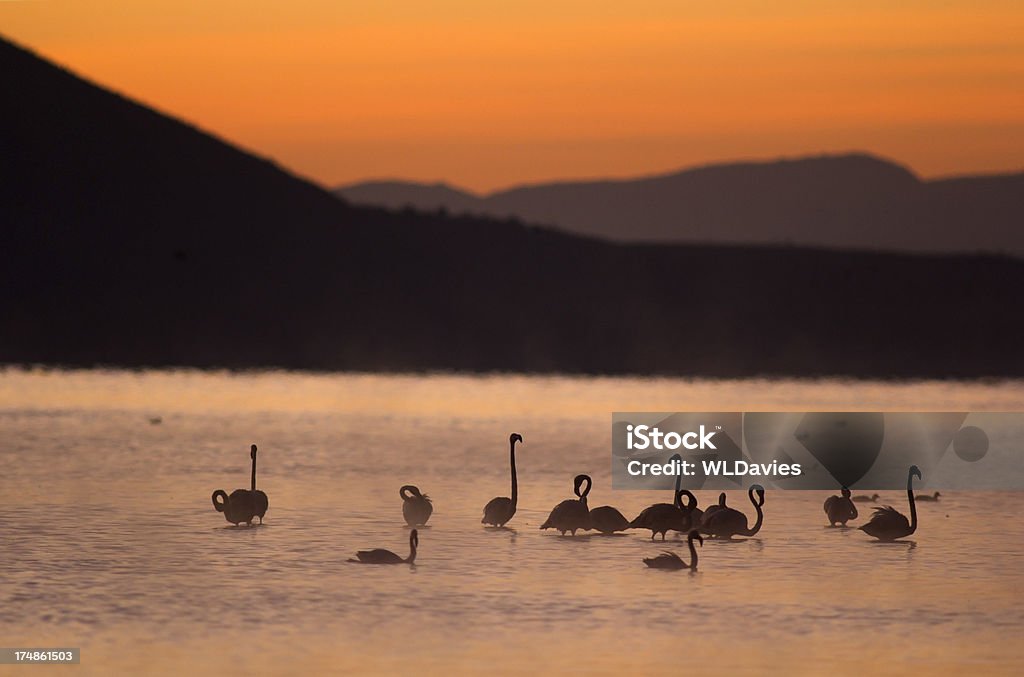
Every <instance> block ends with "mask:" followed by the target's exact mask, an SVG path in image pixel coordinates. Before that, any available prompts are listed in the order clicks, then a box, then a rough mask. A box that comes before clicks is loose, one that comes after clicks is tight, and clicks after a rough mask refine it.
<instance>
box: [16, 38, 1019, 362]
mask: <svg viewBox="0 0 1024 677" xmlns="http://www.w3.org/2000/svg"><path fill="white" fill-rule="evenodd" d="M0 86H2V87H3V90H4V91H5V92H10V93H13V95H12V96H10V97H8V102H7V105H5V106H2V107H0V157H2V158H3V162H0V289H2V291H3V293H2V294H0V318H2V322H3V324H2V331H0V362H6V363H45V364H72V365H86V366H88V365H93V364H112V365H128V366H142V365H151V366H179V365H191V366H200V367H231V368H246V367H275V366H280V367H291V368H307V369H358V370H422V369H460V370H514V371H565V372H588V373H662V374H695V375H710V376H744V375H750V374H796V375H817V374H847V375H854V376H881V377H894V376H978V375H1021V374H1024V352H1022V351H1021V350H1020V349H1019V346H1020V344H1021V336H1022V333H1024V331H1022V330H1024V320H1022V319H1021V316H1020V314H1019V313H1016V312H1014V311H1013V309H1014V308H1016V304H1017V302H1018V299H1019V298H1020V295H1021V292H1022V291H1024V263H1022V262H1020V261H1016V260H1012V259H1006V258H998V257H914V256H895V255H876V254H865V253H841V252H823V251H816V250H808V249H796V248H751V247H731V248H729V247H697V246H669V247H654V246H619V245H612V244H609V243H605V242H601V241H597V240H592V239H585V238H579V237H574V236H570V235H566V234H564V233H560V232H557V231H552V230H547V229H543V228H533V227H527V226H522V225H520V224H518V223H515V222H510V221H495V220H484V219H474V218H449V217H445V216H443V215H441V214H438V213H433V214H418V213H411V212H410V213H390V212H387V211H384V210H380V209H364V208H356V207H352V206H349V205H347V204H344V203H343V202H341V201H339V200H337V199H335V198H334V197H333V196H332V195H331V194H330V193H328V192H326V191H324V190H322V189H320V188H319V187H317V186H314V185H312V184H310V183H307V182H305V181H302V180H300V179H298V178H296V177H294V176H292V175H290V174H288V173H287V172H284V171H282V170H281V169H280V168H278V167H275V166H274V165H273V164H272V163H269V162H266V161H264V160H260V159H258V158H254V157H252V156H251V155H248V154H246V153H244V152H242V151H240V150H238V149H236V148H233V147H231V146H229V145H227V144H225V143H223V142H221V141H219V140H217V139H214V138H211V137H209V136H206V135H204V134H202V133H200V132H198V131H197V130H195V129H193V128H191V127H188V126H186V125H183V124H181V123H179V122H177V121H175V120H173V119H171V118H168V117H166V116H163V115H160V114H158V113H155V112H154V111H152V110H149V109H147V108H145V107H143V106H139V105H137V104H135V103H133V102H131V101H128V100H126V99H124V98H122V97H119V96H117V95H114V94H112V93H110V92H108V91H105V90H103V89H101V88H98V87H96V86H94V85H92V84H89V83H87V82H85V81H83V80H80V79H78V78H77V77H75V76H73V75H71V74H70V73H68V72H66V71H64V70H61V69H59V68H57V67H55V66H53V65H52V64H49V63H47V62H45V61H43V60H41V59H39V58H37V57H35V56H34V55H32V54H31V53H29V52H26V51H24V50H22V49H20V48H18V47H15V46H14V45H11V44H10V43H6V42H3V41H0Z"/></svg>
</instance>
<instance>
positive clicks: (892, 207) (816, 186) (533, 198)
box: [336, 154, 1024, 256]
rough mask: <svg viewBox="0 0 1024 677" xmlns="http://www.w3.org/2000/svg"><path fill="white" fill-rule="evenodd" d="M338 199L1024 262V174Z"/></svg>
mask: <svg viewBox="0 0 1024 677" xmlns="http://www.w3.org/2000/svg"><path fill="white" fill-rule="evenodd" d="M336 193H337V194H338V195H340V196H342V197H344V198H345V199H347V200H349V201H350V202H352V203H355V204H366V205H374V206H382V207H388V208H392V209H394V208H401V207H404V206H412V207H415V208H418V209H427V210H437V209H441V208H443V209H446V210H447V211H449V212H451V213H454V214H477V215H489V216H495V217H501V218H506V217H508V216H515V217H517V218H520V219H522V220H524V221H529V222H533V223H543V224H549V225H552V226H557V227H559V228H562V229H564V230H567V231H569V232H572V233H578V234H581V235H588V236H593V237H601V238H606V239H609V240H613V241H616V242H648V243H650V242H674V243H681V242H688V243H698V244H741V245H750V244H773V245H779V244H788V245H797V246H811V247H829V248H846V249H867V250H884V251H906V252H927V253H979V252H988V253H1006V254H1010V255H1013V256H1024V228H1021V227H1020V224H1022V223H1024V173H1019V174H1006V175H994V176H976V177H963V178H955V179H941V180H932V181H922V180H921V179H919V178H918V177H917V176H915V175H914V174H912V173H911V172H910V171H908V170H907V169H905V168H903V167H900V166H899V165H896V164H893V163H891V162H887V161H885V160H881V159H879V158H876V157H872V156H870V155H866V154H853V155H841V156H821V157H809V158H801V159H796V160H780V161H776V162H760V163H742V164H723V165H713V166H709V167H700V168H696V169H688V170H686V171H681V172H678V173H674V174H669V175H665V176H654V177H648V178H640V179H630V180H617V181H578V182H572V181H566V182H558V183H549V184H539V185H533V186H524V187H520V188H513V189H511V190H505V191H500V192H496V193H492V194H490V195H485V196H479V195H474V194H472V193H469V192H467V191H464V190H460V189H457V188H453V187H451V186H447V185H445V184H434V185H427V184H418V183H411V182H403V181H371V182H364V183H358V184H354V185H351V186H345V187H342V188H339V189H337V191H336Z"/></svg>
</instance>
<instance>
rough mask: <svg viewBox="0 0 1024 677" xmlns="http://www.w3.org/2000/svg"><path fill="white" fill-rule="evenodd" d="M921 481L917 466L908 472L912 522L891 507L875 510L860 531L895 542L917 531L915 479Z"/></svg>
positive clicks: (882, 539) (908, 499) (908, 496)
mask: <svg viewBox="0 0 1024 677" xmlns="http://www.w3.org/2000/svg"><path fill="white" fill-rule="evenodd" d="M915 476H916V477H917V479H919V480H920V479H921V470H920V468H918V467H917V466H916V465H912V466H910V470H908V471H907V502H908V503H910V521H909V522H908V521H907V518H906V517H904V516H903V515H902V514H900V512H899V511H898V510H896V509H895V508H893V507H891V506H888V505H887V506H885V507H881V508H875V512H874V514H873V515H871V519H870V520H868V523H867V524H865V525H864V526H862V527H860V530H861V531H863V532H864V533H866V534H867V535H868V536H873V537H875V538H877V539H878V540H880V541H895V540H896V539H897V538H903V537H904V536H909V535H910V534H912V533H914V532H915V531H917V506H915V505H914V486H913V480H914V477H915Z"/></svg>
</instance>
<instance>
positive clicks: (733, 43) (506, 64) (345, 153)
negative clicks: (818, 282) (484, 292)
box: [0, 0, 1024, 190]
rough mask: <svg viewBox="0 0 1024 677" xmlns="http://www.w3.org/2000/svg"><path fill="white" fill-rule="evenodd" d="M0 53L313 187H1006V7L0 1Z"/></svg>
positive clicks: (1014, 105) (1020, 79) (1010, 137)
mask: <svg viewBox="0 0 1024 677" xmlns="http://www.w3.org/2000/svg"><path fill="white" fill-rule="evenodd" d="M0 33H2V34H3V35H4V36H5V37H8V38H10V39H12V40H14V41H15V42H18V43H19V44H21V45H23V46H26V47H29V48H31V49H33V50H35V51H36V52H38V53H39V54H40V55H42V56H44V57H46V58H49V59H52V60H54V61H56V62H58V63H60V64H62V65H64V66H66V67H68V68H70V69H71V70H73V71H74V72H76V73H78V74H79V75H83V76H85V77H87V78H89V79H92V80H94V81H96V82H98V83H100V84H102V85H104V86H107V87H110V88H112V89H114V90H116V91H119V92H121V93H123V94H125V95H127V96H129V97H132V98H136V99H138V100H141V101H142V102H144V103H147V104H149V105H152V106H154V107H156V108H158V109H160V110H162V111H164V112H167V113H170V114H172V115H175V116H178V117H180V118H183V119H185V120H187V121H189V122H191V123H193V124H195V125H197V126H199V127H201V128H203V129H204V130H207V131H211V132H214V133H216V134H217V135H219V136H221V137H223V138H225V139H227V140H229V141H232V142H235V143H237V144H239V145H241V146H243V147H244V148H247V149H249V150H252V151H254V152H257V153H258V154H260V155H265V156H270V157H273V158H274V159H275V160H277V161H278V162H280V163H281V164H283V165H285V166H287V167H289V168H291V169H292V170H294V171H296V172H297V173H299V174H302V175H305V176H308V177H310V178H313V179H315V180H317V181H319V182H320V183H322V184H325V185H329V186H333V185H337V184H340V183H345V182H350V181H354V180H359V179H364V178H371V177H372V178H379V177H402V178H410V179H416V180H430V181H433V180H444V181H448V182H451V183H454V184H457V185H461V186H465V187H468V188H471V189H476V190H489V189H493V188H498V187H503V186H507V185H510V184H515V183H523V182H536V181H542V180H547V179H553V178H570V177H573V178H575V177H597V176H602V177H603V176H630V175H637V174H648V173H655V172H661V171H666V170H671V169H675V168H680V167H685V166H690V165H694V164H703V163H708V162H716V161H723V160H733V159H743V158H771V157H776V156H782V155H787V156H792V155H801V154H808V153H819V152H823V151H824V152H839V151H845V150H865V151H869V152H873V153H877V154H880V155H883V156H886V157H889V158H892V159H894V160H897V161H899V162H901V163H904V164H906V165H908V166H909V167H911V168H912V169H914V170H915V171H917V172H918V173H920V174H922V175H924V176H939V175H950V174H964V173H976V172H993V171H1007V170H1020V169H1021V168H1022V167H1024V3H1021V2H1020V1H1019V0H1015V1H1013V2H1009V1H978V0H957V1H948V2H935V1H933V2H916V1H910V2H900V3H894V2H890V1H886V2H876V1H873V0H871V1H861V2H831V1H828V0H814V1H803V0H770V1H765V2H752V1H747V2H728V3H711V2H681V1H678V0H676V1H671V2H644V1H640V0H638V1H631V2H621V1H618V2H595V1H594V0H590V1H589V2H555V1H553V0H546V1H544V2H532V1H520V2H501V1H490V2H488V1H481V0H467V1H439V2H427V1H422V2H420V1H417V2H389V1H387V0H381V1H377V2H358V3H356V2H338V1H337V0H290V1H287V2H283V1H282V2H267V1H264V0H245V1H242V0H230V1H216V0H174V1H173V2H170V1H164V0H148V1H146V2H129V1H127V0H121V1H119V2H113V1H107V0H102V1H100V0H90V1H81V0H78V1H65V2H61V1H47V0H35V1H31V0H28V1H14V2H10V1H2V0H0Z"/></svg>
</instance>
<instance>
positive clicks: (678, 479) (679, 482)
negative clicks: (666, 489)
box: [675, 473, 683, 494]
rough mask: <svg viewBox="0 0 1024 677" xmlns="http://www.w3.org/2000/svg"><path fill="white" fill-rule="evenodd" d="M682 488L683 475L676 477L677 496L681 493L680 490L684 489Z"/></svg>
mask: <svg viewBox="0 0 1024 677" xmlns="http://www.w3.org/2000/svg"><path fill="white" fill-rule="evenodd" d="M682 486H683V473H679V474H678V475H676V489H675V491H676V493H677V494H678V493H679V490H680V489H681V488H682Z"/></svg>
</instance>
